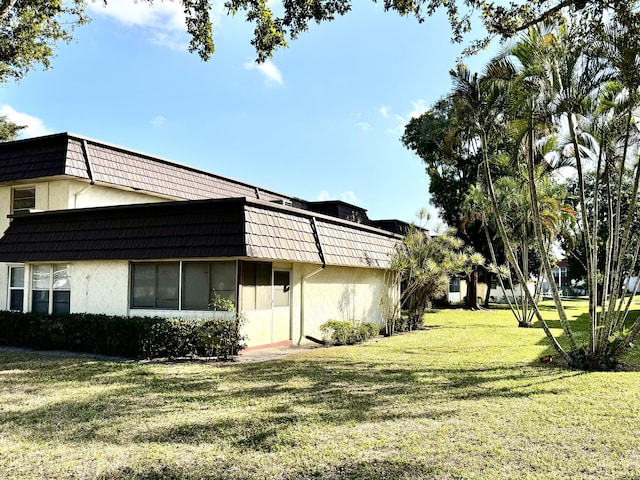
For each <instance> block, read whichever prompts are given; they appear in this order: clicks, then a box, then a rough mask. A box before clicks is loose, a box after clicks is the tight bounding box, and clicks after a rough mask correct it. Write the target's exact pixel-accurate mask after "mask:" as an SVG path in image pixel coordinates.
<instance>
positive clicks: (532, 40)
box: [455, 17, 640, 369]
mask: <svg viewBox="0 0 640 480" xmlns="http://www.w3.org/2000/svg"><path fill="white" fill-rule="evenodd" d="M616 20H617V19H616V18H615V17H614V18H613V19H612V21H611V22H610V23H609V25H608V26H607V28H594V29H592V30H591V31H587V32H586V33H587V35H586V36H585V30H584V25H583V24H581V23H580V19H577V20H576V21H573V20H569V19H567V20H566V21H565V22H564V23H562V24H560V25H538V26H536V27H532V28H531V29H530V30H529V31H528V32H527V34H526V35H523V36H522V37H521V38H519V39H518V42H517V43H516V44H515V46H513V47H512V48H511V49H510V50H509V51H508V54H507V55H506V56H503V57H501V58H499V59H497V62H494V63H493V64H492V65H490V68H489V69H488V70H491V71H492V77H493V78H486V79H483V80H484V81H482V82H479V83H478V82H476V81H475V78H471V77H470V76H469V75H466V76H461V77H460V78H461V82H460V83H459V85H458V86H457V88H456V91H455V94H456V95H457V96H458V98H460V99H461V100H462V102H463V103H462V105H464V106H466V113H467V115H466V118H468V119H469V124H470V127H471V128H472V129H473V131H474V132H475V135H476V138H477V142H478V145H479V147H478V148H479V151H480V152H481V153H482V155H483V174H484V178H483V184H484V186H485V188H486V195H487V197H488V200H489V205H490V207H491V210H492V214H493V217H494V219H495V221H496V224H497V226H498V230H499V232H500V235H501V236H502V238H503V240H504V241H505V251H506V253H507V258H508V260H509V262H510V264H511V267H512V268H513V270H514V272H515V273H516V276H517V278H518V279H519V280H520V281H522V278H523V273H522V270H521V269H520V268H519V266H518V264H517V262H516V260H515V258H516V257H515V250H514V248H513V245H512V242H511V241H509V230H508V224H507V222H506V219H507V216H506V215H505V209H504V208H502V207H501V204H500V200H499V189H498V188H496V187H497V185H498V183H499V181H496V180H495V179H494V173H493V172H492V169H491V168H490V166H491V164H492V163H495V162H496V161H497V160H498V159H499V158H500V157H501V155H503V152H502V151H501V150H500V148H499V147H500V142H499V141H498V140H497V139H496V136H495V135H492V132H493V131H494V128H495V126H494V125H493V124H492V123H491V122H492V121H493V122H494V123H496V120H498V121H499V122H507V123H508V124H509V125H510V126H511V132H512V133H511V134H512V135H513V138H514V140H515V141H514V146H515V147H516V148H515V150H514V152H513V158H514V159H515V160H516V161H517V162H518V163H519V164H521V165H523V166H525V167H526V178H527V180H528V185H529V199H530V200H529V204H530V214H531V219H530V223H531V226H532V231H533V234H534V237H535V244H536V246H537V249H538V250H539V251H540V252H541V257H540V258H541V261H542V267H543V271H544V273H545V275H546V276H547V278H548V279H549V280H550V284H551V292H552V296H553V299H554V303H555V307H556V312H557V315H558V318H559V320H560V325H561V326H562V329H563V336H564V340H563V343H562V345H561V344H560V342H559V341H558V339H556V338H555V336H554V335H553V334H552V332H551V331H550V330H549V327H548V325H547V322H546V321H545V320H544V318H542V316H541V315H540V313H539V310H538V309H537V306H536V304H535V303H532V306H533V309H534V314H535V315H536V318H537V319H538V321H539V322H540V324H541V326H542V328H543V329H544V331H545V333H546V334H547V337H548V338H549V340H550V341H551V342H552V344H553V346H554V348H555V349H556V350H557V351H558V353H559V354H560V355H561V356H562V357H563V358H564V359H565V360H566V361H567V363H568V364H569V365H571V366H573V367H577V368H582V369H610V368H613V367H614V366H615V365H616V364H617V362H618V358H619V356H620V355H621V354H622V353H623V352H625V351H626V349H628V348H629V346H630V345H632V342H633V340H634V338H635V337H636V336H637V335H638V334H640V320H638V319H635V320H633V319H631V318H630V316H629V311H630V307H631V304H632V299H633V296H631V297H630V298H628V299H625V297H624V294H625V292H624V288H623V285H624V281H625V278H627V277H628V276H629V275H631V274H634V273H637V272H638V270H639V263H638V260H639V259H640V245H639V243H638V242H637V241H636V239H635V234H634V228H635V227H634V225H636V222H637V220H636V217H637V215H636V213H637V212H636V210H637V206H638V202H637V198H638V193H639V190H640V165H639V163H638V161H637V156H638V153H639V152H638V148H637V144H638V131H637V128H636V127H635V121H634V112H636V111H637V109H638V106H639V105H640V75H639V74H638V70H640V42H638V41H637V40H638V35H637V32H636V31H635V30H634V29H628V28H626V27H625V21H627V20H628V19H623V20H621V21H620V22H617V21H616ZM636 20H637V21H638V24H640V17H639V18H636ZM630 62H632V63H633V66H632V67H630V66H629V63H630ZM496 73H498V75H496ZM485 82H486V83H488V85H489V87H483V84H484V83H485ZM505 86H506V91H505V90H503V92H506V94H505V95H506V96H505V98H506V99H507V100H508V101H507V102H504V103H502V104H501V103H499V102H494V101H493V100H492V94H491V92H492V91H493V89H494V88H496V87H500V88H504V87H505ZM483 88H486V89H487V90H486V91H484V93H483ZM488 118H489V119H492V120H487V119H488ZM549 146H551V149H549ZM558 159H559V160H560V161H563V162H565V163H567V162H568V163H570V164H571V165H572V167H573V169H574V171H575V175H576V177H575V185H576V187H575V190H576V192H577V200H576V203H575V210H576V212H577V224H578V226H579V231H580V234H581V241H582V242H583V244H584V246H585V252H586V255H585V264H586V271H587V282H588V289H589V295H590V312H589V315H590V319H591V328H590V332H589V340H588V343H587V344H581V343H580V342H579V340H580V339H579V336H578V335H576V333H575V332H574V331H573V329H572V325H571V323H570V322H569V321H568V317H567V314H566V311H565V309H564V306H563V303H562V299H561V298H560V294H559V291H558V288H557V285H556V284H555V282H554V280H553V276H552V274H551V270H552V264H551V252H550V250H551V245H552V241H553V240H554V238H556V236H557V234H558V228H557V225H559V224H560V223H561V222H560V219H561V218H562V214H561V213H560V214H559V212H562V211H563V208H562V206H561V205H560V204H558V203H557V202H555V201H554V202H550V200H551V199H552V197H550V196H549V195H548V194H547V193H545V190H544V188H543V184H540V182H539V181H537V176H538V173H537V172H539V170H540V167H541V166H545V164H546V165H549V166H551V165H552V164H553V163H557V161H558ZM591 172H592V174H593V176H594V179H593V186H592V187H591V186H589V182H588V177H589V174H590V173H591ZM625 178H628V179H630V181H629V184H630V186H626V183H627V182H626V181H625ZM601 209H602V211H604V213H605V218H604V221H603V220H600V221H599V220H598V215H597V214H595V213H593V214H591V215H590V214H589V212H590V211H592V212H600V211H601ZM600 222H602V223H603V224H604V225H605V226H606V227H604V228H605V229H606V230H607V231H608V232H609V233H608V234H607V238H606V241H605V244H604V245H600V244H599V241H598V237H599V235H598V232H599V231H600V229H601V228H603V227H602V225H599V223H600ZM550 227H551V228H550ZM599 290H602V291H601V294H599V293H598V291H599Z"/></svg>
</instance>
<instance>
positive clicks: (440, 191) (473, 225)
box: [402, 96, 504, 309]
mask: <svg viewBox="0 0 640 480" xmlns="http://www.w3.org/2000/svg"><path fill="white" fill-rule="evenodd" d="M459 125H461V126H463V128H459ZM464 128H465V127H464V122H458V119H456V117H455V110H454V105H453V101H452V98H451V97H450V96H449V97H444V98H442V99H441V100H439V101H438V102H437V103H436V104H435V105H434V106H433V107H432V108H431V109H429V111H427V112H426V113H424V114H423V115H421V116H419V117H416V118H412V119H411V120H410V121H409V123H408V124H407V125H406V127H405V131H404V134H403V136H402V142H403V144H404V145H405V147H407V148H408V149H409V150H412V151H414V152H415V153H416V154H417V155H418V156H419V157H420V158H421V159H422V161H423V162H424V163H425V165H426V171H427V175H429V194H430V196H431V201H432V203H433V205H434V206H435V207H437V208H438V209H439V211H440V213H441V216H442V219H443V220H444V221H445V222H446V224H447V225H449V226H450V227H451V228H454V229H455V230H456V236H458V237H459V238H461V239H462V240H463V241H464V242H465V244H466V245H468V246H470V247H471V248H473V250H474V251H476V252H478V253H480V254H482V255H483V256H484V257H489V256H490V250H489V245H488V241H487V236H486V234H485V229H484V227H483V224H482V222H480V221H478V220H477V219H476V218H469V216H468V215H467V214H466V211H465V209H464V202H465V198H466V196H467V194H468V191H469V188H470V187H472V186H473V185H475V184H476V182H477V181H478V172H479V169H480V161H481V155H479V153H478V152H474V151H472V150H470V148H469V146H470V145H469V144H468V143H467V142H465V141H464V140H463V139H464V135H463V132H464ZM490 235H491V236H493V232H492V233H491V234H490ZM498 256H499V258H500V259H501V261H502V262H503V261H504V257H503V255H502V251H501V250H500V249H499V250H498ZM491 277H492V275H491V272H490V271H489V270H487V269H480V271H478V269H472V270H471V271H469V273H468V276H467V279H466V280H467V286H468V291H467V297H466V302H465V303H466V307H467V308H469V309H475V308H478V301H477V294H476V292H477V283H478V281H484V282H485V283H486V284H487V285H491ZM489 293H490V289H489V288H488V289H487V296H486V297H485V307H486V306H488V301H489Z"/></svg>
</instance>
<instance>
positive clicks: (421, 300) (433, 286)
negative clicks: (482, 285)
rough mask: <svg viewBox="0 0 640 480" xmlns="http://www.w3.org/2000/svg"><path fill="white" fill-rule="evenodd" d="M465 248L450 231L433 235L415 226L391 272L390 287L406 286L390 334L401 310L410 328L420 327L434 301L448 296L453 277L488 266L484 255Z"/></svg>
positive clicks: (398, 250)
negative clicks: (403, 310) (404, 311)
mask: <svg viewBox="0 0 640 480" xmlns="http://www.w3.org/2000/svg"><path fill="white" fill-rule="evenodd" d="M421 218H424V216H421ZM463 246H464V242H463V241H462V240H461V239H460V238H457V237H455V236H454V235H453V234H452V232H450V231H447V232H444V233H442V234H439V235H437V236H431V235H430V234H429V232H427V231H426V230H424V229H423V228H420V227H417V226H414V225H412V226H411V228H410V229H409V231H408V232H407V234H406V235H405V236H404V238H403V239H402V242H401V243H399V244H398V245H397V246H396V249H395V251H394V253H393V256H392V258H391V262H390V266H389V269H388V271H387V280H388V284H389V285H390V286H398V285H401V286H402V293H401V295H400V301H399V302H396V304H395V309H392V312H390V318H389V319H388V320H387V332H386V333H387V334H388V335H391V334H393V333H394V331H395V323H394V322H395V319H397V317H398V316H399V314H400V309H401V308H403V307H404V308H406V309H407V310H408V315H409V329H410V330H413V329H416V328H420V327H421V326H422V321H423V315H424V313H425V311H426V310H427V308H429V307H430V306H431V302H432V301H433V300H435V299H438V298H442V297H444V296H445V295H446V294H447V293H448V291H449V279H450V277H451V276H452V275H458V274H461V273H468V272H469V271H471V269H473V268H474V267H475V266H477V265H482V264H483V263H484V258H483V257H482V255H479V254H477V253H474V252H473V251H472V250H470V249H468V248H467V249H464V248H463Z"/></svg>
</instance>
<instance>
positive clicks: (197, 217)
mask: <svg viewBox="0 0 640 480" xmlns="http://www.w3.org/2000/svg"><path fill="white" fill-rule="evenodd" d="M313 215H314V214H313V213H311V212H308V211H305V210H300V209H296V208H290V207H284V206H279V205H276V204H273V203H269V202H264V201H260V200H250V199H245V198H236V199H219V200H201V201H189V202H163V203H153V204H144V205H126V206H119V207H103V208H94V209H75V210H63V211H56V212H45V213H36V214H31V215H26V216H20V217H16V218H14V219H13V220H12V221H11V224H10V226H9V228H8V229H7V231H6V232H5V235H4V236H3V237H2V238H1V239H0V261H10V262H37V261H51V262H61V261H73V260H116V259H119V260H141V259H149V260H150V259H169V258H173V259H175V258H185V259H187V258H220V257H237V258H256V259H265V260H269V259H270V260H283V261H290V262H304V263H315V264H320V263H323V260H324V262H326V264H328V265H340V266H352V267H369V268H384V267H385V266H386V265H387V261H388V259H389V256H390V254H391V252H392V251H393V246H394V245H395V244H396V242H397V241H398V237H396V236H394V235H393V234H390V233H387V232H384V231H381V230H376V229H373V228H371V227H366V226H363V225H360V224H356V223H352V222H347V221H343V220H340V219H334V218H331V217H327V216H316V217H315V221H314V216H313ZM314 223H315V225H316V226H317V230H315V229H314Z"/></svg>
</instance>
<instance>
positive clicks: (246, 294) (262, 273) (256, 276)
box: [242, 262, 271, 310]
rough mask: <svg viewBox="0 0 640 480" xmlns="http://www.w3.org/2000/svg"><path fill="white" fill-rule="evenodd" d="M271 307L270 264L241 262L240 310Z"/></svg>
mask: <svg viewBox="0 0 640 480" xmlns="http://www.w3.org/2000/svg"><path fill="white" fill-rule="evenodd" d="M269 308H271V264H270V263H258V262H242V310H264V309H269Z"/></svg>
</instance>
